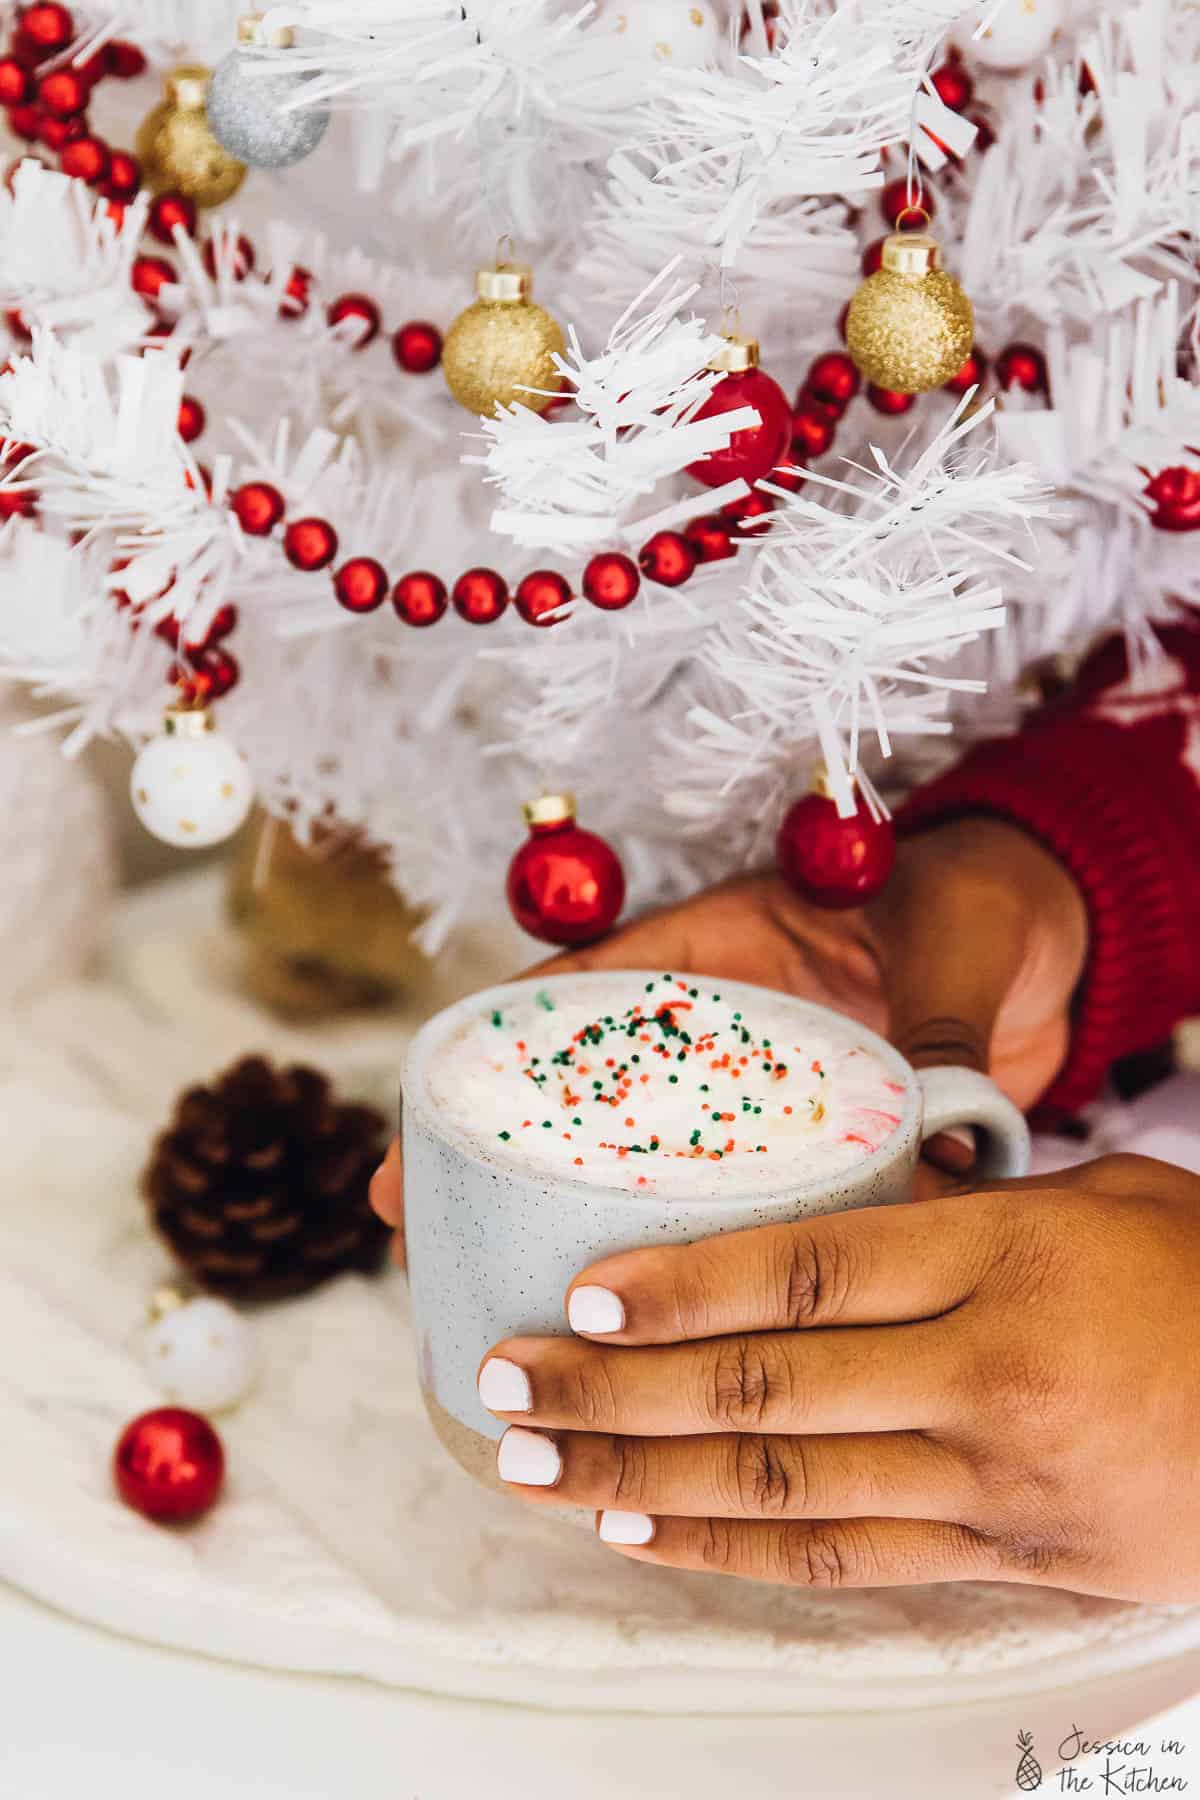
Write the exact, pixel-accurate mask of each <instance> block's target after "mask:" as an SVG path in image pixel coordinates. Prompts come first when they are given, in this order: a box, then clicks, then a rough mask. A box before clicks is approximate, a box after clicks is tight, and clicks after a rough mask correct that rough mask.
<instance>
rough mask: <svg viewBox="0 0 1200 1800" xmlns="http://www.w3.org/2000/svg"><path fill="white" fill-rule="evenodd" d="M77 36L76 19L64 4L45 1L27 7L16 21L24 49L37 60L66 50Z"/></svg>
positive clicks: (18, 34) (18, 35)
mask: <svg viewBox="0 0 1200 1800" xmlns="http://www.w3.org/2000/svg"><path fill="white" fill-rule="evenodd" d="M74 36H75V21H74V19H73V18H72V17H71V14H70V13H69V12H68V11H67V8H66V7H65V6H58V5H54V4H50V3H49V0H47V3H46V4H41V5H37V6H27V7H26V8H25V11H24V12H23V13H22V14H21V16H20V18H19V19H18V20H17V37H18V39H19V40H20V44H21V48H22V49H25V50H28V51H29V52H30V53H31V54H32V55H34V56H35V57H36V58H37V59H38V61H41V60H42V59H43V58H45V57H47V56H54V55H55V54H56V53H57V52H58V51H59V50H65V49H66V47H67V45H68V44H69V43H71V41H72V40H73V38H74Z"/></svg>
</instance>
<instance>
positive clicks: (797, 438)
mask: <svg viewBox="0 0 1200 1800" xmlns="http://www.w3.org/2000/svg"><path fill="white" fill-rule="evenodd" d="M836 435H837V427H836V426H835V424H834V421H833V420H832V419H831V418H830V417H829V416H828V414H826V413H823V412H817V410H816V409H815V407H812V406H799V407H797V408H796V411H795V412H794V413H793V414H792V453H793V455H794V456H797V457H799V458H800V461H801V462H811V461H812V459H813V457H815V456H824V455H825V453H826V451H828V450H831V449H832V448H833V440H834V438H835V436H836Z"/></svg>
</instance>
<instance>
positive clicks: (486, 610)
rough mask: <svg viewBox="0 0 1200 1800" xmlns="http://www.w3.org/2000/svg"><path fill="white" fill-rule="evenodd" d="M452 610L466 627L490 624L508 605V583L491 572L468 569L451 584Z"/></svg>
mask: <svg viewBox="0 0 1200 1800" xmlns="http://www.w3.org/2000/svg"><path fill="white" fill-rule="evenodd" d="M450 597H451V600H452V601H453V603H454V610H455V612H456V613H457V614H458V616H459V618H460V619H465V620H466V621H467V624H468V625H491V624H492V623H493V622H494V621H495V620H496V619H498V618H499V617H500V615H501V613H502V612H504V611H505V609H506V607H507V606H508V583H507V582H506V581H505V579H504V577H503V575H497V573H496V571H495V569H468V570H467V572H466V574H465V575H460V576H459V578H458V580H457V581H456V582H455V584H454V592H453V594H452V595H451V596H450Z"/></svg>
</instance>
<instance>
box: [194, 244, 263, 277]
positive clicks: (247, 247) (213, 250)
mask: <svg viewBox="0 0 1200 1800" xmlns="http://www.w3.org/2000/svg"><path fill="white" fill-rule="evenodd" d="M257 260H258V259H257V257H256V256H255V253H254V245H253V244H252V243H251V242H250V239H249V238H248V237H239V238H238V240H237V242H236V243H234V242H233V241H232V240H231V239H229V238H227V237H226V238H223V239H222V243H221V266H222V267H223V268H227V269H228V270H229V271H230V273H231V274H232V276H233V279H234V280H235V281H245V279H246V277H247V275H250V274H252V273H253V272H254V265H255V262H256V261H257ZM204 267H205V269H206V270H207V271H208V275H209V279H210V280H212V281H215V280H216V279H217V240H216V238H209V240H208V242H207V243H206V244H205V246H204Z"/></svg>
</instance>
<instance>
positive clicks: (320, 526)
mask: <svg viewBox="0 0 1200 1800" xmlns="http://www.w3.org/2000/svg"><path fill="white" fill-rule="evenodd" d="M283 551H284V555H285V556H286V557H287V559H288V561H289V562H290V563H291V565H292V567H293V568H295V569H300V570H302V571H303V572H304V573H305V574H306V575H312V574H315V572H316V571H317V570H318V569H327V568H328V567H329V565H330V563H331V562H332V561H333V559H334V557H335V556H336V555H337V553H338V534H337V532H336V531H335V530H334V529H333V526H332V525H330V524H329V523H328V522H327V521H326V520H325V519H296V520H294V521H293V522H292V524H290V525H289V526H288V528H287V530H286V531H285V532H284V534H283Z"/></svg>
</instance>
